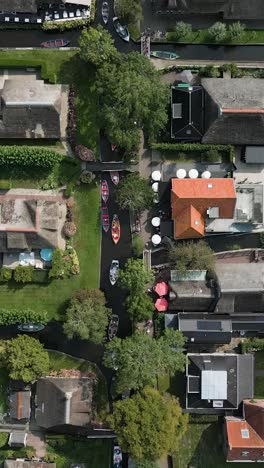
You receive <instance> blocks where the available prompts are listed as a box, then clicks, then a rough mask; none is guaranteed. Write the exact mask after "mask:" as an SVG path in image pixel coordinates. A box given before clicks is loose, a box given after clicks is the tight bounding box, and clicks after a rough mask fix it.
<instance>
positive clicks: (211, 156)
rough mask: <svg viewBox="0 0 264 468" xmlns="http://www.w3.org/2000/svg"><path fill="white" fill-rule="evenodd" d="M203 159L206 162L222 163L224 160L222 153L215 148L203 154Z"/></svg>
mask: <svg viewBox="0 0 264 468" xmlns="http://www.w3.org/2000/svg"><path fill="white" fill-rule="evenodd" d="M201 159H202V161H206V162H221V160H222V158H221V155H220V153H219V152H218V151H217V150H216V149H214V148H211V149H209V150H208V151H206V152H205V153H203V154H202V157H201Z"/></svg>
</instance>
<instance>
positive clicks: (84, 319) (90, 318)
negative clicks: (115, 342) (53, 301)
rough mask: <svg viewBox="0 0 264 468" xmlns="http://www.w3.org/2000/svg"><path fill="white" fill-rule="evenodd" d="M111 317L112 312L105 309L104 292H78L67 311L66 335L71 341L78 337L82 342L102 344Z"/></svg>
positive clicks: (90, 290)
mask: <svg viewBox="0 0 264 468" xmlns="http://www.w3.org/2000/svg"><path fill="white" fill-rule="evenodd" d="M109 316H110V310H109V309H108V308H107V307H105V297H104V294H103V293H102V291H100V290H96V289H83V290H80V291H77V292H76V293H75V294H74V296H73V298H72V299H71V300H70V303H69V306H68V308H67V310H66V320H65V323H64V325H63V330H64V333H65V335H66V336H67V338H69V339H71V338H73V337H74V336H77V337H79V338H81V340H91V341H93V342H94V343H98V344H99V343H102V341H103V340H104V337H105V333H106V328H107V325H108V320H109Z"/></svg>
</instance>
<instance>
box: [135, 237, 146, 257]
mask: <svg viewBox="0 0 264 468" xmlns="http://www.w3.org/2000/svg"><path fill="white" fill-rule="evenodd" d="M143 249H144V241H143V240H142V239H141V237H139V235H137V234H135V235H134V236H133V239H132V251H133V255H134V257H140V256H141V255H142V253H143Z"/></svg>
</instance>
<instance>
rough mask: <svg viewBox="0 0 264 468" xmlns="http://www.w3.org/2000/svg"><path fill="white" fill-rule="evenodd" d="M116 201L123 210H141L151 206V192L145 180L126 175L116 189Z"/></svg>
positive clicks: (135, 175)
mask: <svg viewBox="0 0 264 468" xmlns="http://www.w3.org/2000/svg"><path fill="white" fill-rule="evenodd" d="M116 200H117V203H118V205H119V206H120V208H122V209H124V210H143V209H146V208H150V207H151V206H152V204H153V190H152V188H151V186H150V184H149V182H148V181H147V180H146V179H143V178H142V177H140V176H139V175H138V174H136V173H132V174H128V175H127V176H126V177H124V178H123V179H122V180H121V182H120V183H119V185H118V187H117V190H116Z"/></svg>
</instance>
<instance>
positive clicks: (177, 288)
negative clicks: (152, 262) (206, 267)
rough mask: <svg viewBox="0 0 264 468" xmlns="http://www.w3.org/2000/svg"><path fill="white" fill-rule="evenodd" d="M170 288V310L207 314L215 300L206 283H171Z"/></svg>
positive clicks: (212, 290)
mask: <svg viewBox="0 0 264 468" xmlns="http://www.w3.org/2000/svg"><path fill="white" fill-rule="evenodd" d="M169 287H170V300H169V310H178V311H194V312H195V311H196V312H198V311H204V312H206V311H207V310H208V309H209V307H210V305H211V304H212V302H213V301H214V298H215V290H214V288H211V287H209V286H208V284H207V282H206V281H169Z"/></svg>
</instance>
